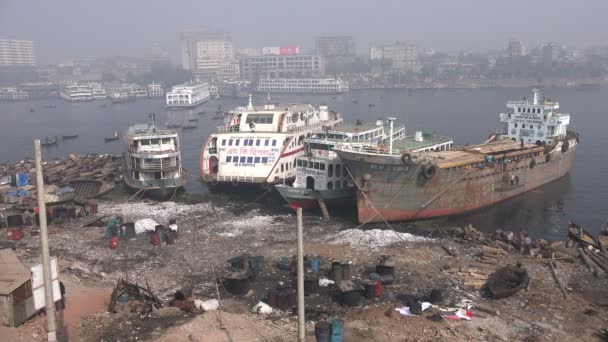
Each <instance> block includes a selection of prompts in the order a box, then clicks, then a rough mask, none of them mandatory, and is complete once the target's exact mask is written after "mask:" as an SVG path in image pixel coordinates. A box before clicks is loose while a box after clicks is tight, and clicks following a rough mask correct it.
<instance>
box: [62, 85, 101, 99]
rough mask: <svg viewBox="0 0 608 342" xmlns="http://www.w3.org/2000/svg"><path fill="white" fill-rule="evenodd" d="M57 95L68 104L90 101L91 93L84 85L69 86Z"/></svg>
mask: <svg viewBox="0 0 608 342" xmlns="http://www.w3.org/2000/svg"><path fill="white" fill-rule="evenodd" d="M59 95H60V96H61V97H62V98H63V99H65V100H68V101H70V102H81V101H92V100H93V91H92V90H91V88H90V87H88V86H85V85H78V84H74V85H69V86H67V87H65V88H64V89H63V90H61V92H60V93H59Z"/></svg>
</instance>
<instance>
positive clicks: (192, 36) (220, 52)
mask: <svg viewBox="0 0 608 342" xmlns="http://www.w3.org/2000/svg"><path fill="white" fill-rule="evenodd" d="M181 54H182V67H183V68H184V69H186V70H191V71H197V70H198V71H203V72H205V71H207V72H208V70H216V69H217V68H218V66H219V64H220V62H223V61H229V60H233V59H234V44H233V43H232V37H231V35H230V33H226V32H215V31H210V30H206V29H194V30H187V31H184V32H182V35H181Z"/></svg>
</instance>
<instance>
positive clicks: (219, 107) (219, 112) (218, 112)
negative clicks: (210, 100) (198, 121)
mask: <svg viewBox="0 0 608 342" xmlns="http://www.w3.org/2000/svg"><path fill="white" fill-rule="evenodd" d="M215 114H216V115H220V114H221V115H224V110H223V109H222V104H221V103H220V105H219V106H217V110H216V111H215Z"/></svg>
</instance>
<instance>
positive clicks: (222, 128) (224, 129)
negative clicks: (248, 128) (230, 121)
mask: <svg viewBox="0 0 608 342" xmlns="http://www.w3.org/2000/svg"><path fill="white" fill-rule="evenodd" d="M217 131H218V133H231V132H238V131H239V126H236V125H235V126H220V127H218V128H217Z"/></svg>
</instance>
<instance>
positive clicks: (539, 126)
mask: <svg viewBox="0 0 608 342" xmlns="http://www.w3.org/2000/svg"><path fill="white" fill-rule="evenodd" d="M514 127H517V123H515V126H514ZM521 128H526V125H523V124H522V125H521ZM530 129H534V125H530ZM538 129H541V125H538Z"/></svg>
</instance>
